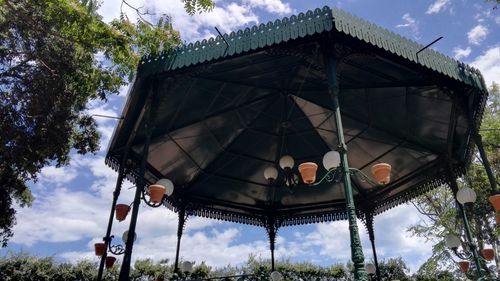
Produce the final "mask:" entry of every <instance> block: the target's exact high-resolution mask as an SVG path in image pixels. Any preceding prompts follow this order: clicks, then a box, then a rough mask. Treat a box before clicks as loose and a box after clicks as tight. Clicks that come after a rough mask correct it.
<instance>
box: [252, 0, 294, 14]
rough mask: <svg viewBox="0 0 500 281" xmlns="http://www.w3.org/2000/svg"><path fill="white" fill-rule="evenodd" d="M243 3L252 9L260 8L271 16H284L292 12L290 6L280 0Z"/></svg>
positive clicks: (253, 0) (255, 0) (254, 0)
mask: <svg viewBox="0 0 500 281" xmlns="http://www.w3.org/2000/svg"><path fill="white" fill-rule="evenodd" d="M243 3H245V4H247V5H249V6H250V7H252V8H262V9H264V10H266V11H267V12H269V13H272V14H278V15H285V14H290V13H291V12H292V8H291V7H290V4H289V3H286V2H285V3H283V2H282V1H281V0H244V1H243Z"/></svg>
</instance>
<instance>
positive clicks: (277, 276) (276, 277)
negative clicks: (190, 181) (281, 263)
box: [271, 271, 283, 281]
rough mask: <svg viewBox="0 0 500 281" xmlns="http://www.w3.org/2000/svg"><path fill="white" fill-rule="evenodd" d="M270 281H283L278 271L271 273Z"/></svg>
mask: <svg viewBox="0 0 500 281" xmlns="http://www.w3.org/2000/svg"><path fill="white" fill-rule="evenodd" d="M271 279H272V280H273V281H281V280H282V279H283V276H282V275H281V273H279V271H273V272H271Z"/></svg>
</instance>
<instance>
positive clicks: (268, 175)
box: [264, 167, 278, 180]
mask: <svg viewBox="0 0 500 281" xmlns="http://www.w3.org/2000/svg"><path fill="white" fill-rule="evenodd" d="M264 178H265V179H266V180H276V179H277V178H278V170H277V169H276V168H274V167H267V168H266V169H265V170H264Z"/></svg>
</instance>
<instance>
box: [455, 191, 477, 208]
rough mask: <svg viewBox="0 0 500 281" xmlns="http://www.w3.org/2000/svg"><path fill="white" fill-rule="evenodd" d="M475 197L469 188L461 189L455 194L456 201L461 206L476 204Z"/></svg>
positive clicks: (474, 193)
mask: <svg viewBox="0 0 500 281" xmlns="http://www.w3.org/2000/svg"><path fill="white" fill-rule="evenodd" d="M476 197H477V196H476V192H475V191H474V190H473V189H472V188H469V187H464V188H461V189H459V190H458V192H457V201H458V202H459V203H460V204H462V205H464V204H466V203H474V202H476Z"/></svg>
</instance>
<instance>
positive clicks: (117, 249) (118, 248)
mask: <svg viewBox="0 0 500 281" xmlns="http://www.w3.org/2000/svg"><path fill="white" fill-rule="evenodd" d="M113 238H115V236H114V235H111V236H110V237H109V239H107V240H108V241H107V244H108V250H109V252H110V253H112V254H113V255H117V256H119V255H123V254H124V253H125V246H123V245H121V244H118V245H113V244H112V243H111V242H112V240H113ZM104 239H105V240H106V238H104Z"/></svg>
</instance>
